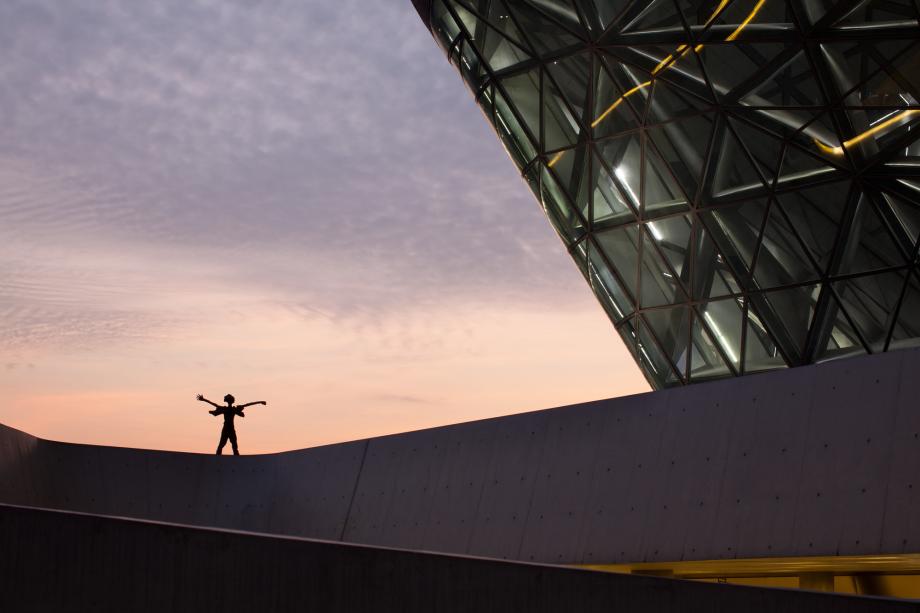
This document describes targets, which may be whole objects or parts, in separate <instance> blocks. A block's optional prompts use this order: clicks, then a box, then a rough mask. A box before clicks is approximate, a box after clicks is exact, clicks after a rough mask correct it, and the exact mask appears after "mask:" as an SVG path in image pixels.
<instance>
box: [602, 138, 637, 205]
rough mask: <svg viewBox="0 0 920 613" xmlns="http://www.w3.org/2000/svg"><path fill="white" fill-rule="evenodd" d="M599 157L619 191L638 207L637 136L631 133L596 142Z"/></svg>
mask: <svg viewBox="0 0 920 613" xmlns="http://www.w3.org/2000/svg"><path fill="white" fill-rule="evenodd" d="M598 146H599V151H600V157H601V160H602V161H603V162H604V164H606V165H607V167H608V168H609V169H610V170H611V171H612V173H613V177H612V178H613V179H614V180H615V181H616V183H617V186H618V187H619V188H620V191H621V192H622V193H623V194H624V195H625V196H626V197H628V198H629V202H630V204H631V205H632V206H633V208H635V209H637V210H638V209H639V196H640V194H641V193H642V183H641V181H642V172H641V166H640V163H641V161H642V156H641V151H642V146H641V144H640V142H639V137H638V136H637V135H635V134H631V135H629V136H626V137H624V138H618V139H615V140H606V141H603V142H601V143H598Z"/></svg>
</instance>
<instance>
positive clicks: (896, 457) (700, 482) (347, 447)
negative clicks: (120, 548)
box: [0, 350, 920, 563]
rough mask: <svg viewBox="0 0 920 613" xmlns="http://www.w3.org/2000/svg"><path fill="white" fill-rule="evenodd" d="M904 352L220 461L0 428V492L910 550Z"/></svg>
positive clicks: (650, 553)
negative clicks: (49, 438) (54, 438)
mask: <svg viewBox="0 0 920 613" xmlns="http://www.w3.org/2000/svg"><path fill="white" fill-rule="evenodd" d="M918 374H920V352H918V351H917V350H905V351H898V352H891V353H886V354H881V355H874V356H867V357H863V358H853V359H848V360H841V361H838V362H831V363H827V364H821V365H817V366H806V367H800V368H796V369H792V370H788V371H783V372H771V373H766V374H762V375H751V376H747V377H742V378H736V379H731V380H725V381H718V382H713V383H708V384H698V385H694V386H690V387H686V388H680V389H673V390H667V391H659V392H652V393H649V394H641V395H636V396H629V397H625V398H616V399H612V400H604V401H598V402H592V403H586V404H581V405H576V406H571V407H563V408H559V409H551V410H546V411H538V412H534V413H525V414H520V415H513V416H508V417H502V418H496V419H490V420H483V421H477V422H471V423H466V424H459V425H456V426H448V427H443V428H434V429H430V430H422V431H418V432H409V433H405V434H398V435H393V436H384V437H379V438H374V439H370V440H367V441H357V442H353V443H343V444H340V445H329V446H325V447H317V448H313V449H305V450H300V451H294V452H288V453H281V454H271V455H264V456H248V457H245V456H244V457H239V458H234V457H230V456H224V457H214V456H206V455H197V454H182V453H168V452H156V451H140V450H131V449H117V448H108V447H93V446H85V445H70V444H64V443H53V442H48V441H41V440H37V439H35V438H34V437H31V436H29V435H26V434H24V433H20V432H17V431H15V430H11V429H7V428H2V427H0V476H2V477H3V479H2V480H0V502H3V501H5V502H12V503H19V504H27V505H33V506H43V507H52V508H61V509H72V510H78V511H85V512H90V513H99V514H106V515H123V516H132V517H141V518H149V519H157V520H164V521H174V522H179V523H185V524H195V525H206V526H218V527H227V528H235V529H242V530H257V531H265V532H273V533H278V534H290V535H298V536H306V537H312V538H323V539H333V540H345V541H349V542H356V543H367V544H374V545H384V546H397V547H404V548H413V549H425V550H434V551H444V552H453V553H464V554H471V555H480V556H489V557H496V558H507V559H516V560H524V561H539V562H558V563H619V562H654V561H676V560H704V559H724V558H736V557H737V558H745V557H771V556H802V555H806V556H822V555H859V554H879V553H886V554H896V553H918V552H920V376H918Z"/></svg>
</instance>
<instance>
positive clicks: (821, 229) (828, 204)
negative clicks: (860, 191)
mask: <svg viewBox="0 0 920 613" xmlns="http://www.w3.org/2000/svg"><path fill="white" fill-rule="evenodd" d="M849 191H850V182H849V181H840V182H837V183H825V184H823V185H820V186H817V187H812V188H809V189H800V190H796V191H793V192H788V193H784V194H781V195H779V196H778V199H779V203H780V206H781V207H782V209H783V211H784V212H785V213H786V216H787V217H788V218H789V221H790V222H791V223H792V225H793V226H795V229H796V231H797V232H798V234H799V236H801V237H802V241H803V242H804V243H805V246H806V247H807V248H808V250H809V252H811V254H812V256H813V257H814V259H815V261H816V262H817V263H818V267H819V270H820V271H821V272H826V271H827V267H828V265H829V264H830V261H831V256H832V255H833V253H834V246H835V245H836V242H837V234H838V232H839V229H840V221H841V219H842V218H843V212H844V210H845V209H846V206H847V195H848V194H849Z"/></svg>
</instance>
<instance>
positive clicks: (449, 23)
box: [431, 0, 460, 51]
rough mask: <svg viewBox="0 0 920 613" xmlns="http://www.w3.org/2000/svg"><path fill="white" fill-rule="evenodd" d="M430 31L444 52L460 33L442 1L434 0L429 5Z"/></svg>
mask: <svg viewBox="0 0 920 613" xmlns="http://www.w3.org/2000/svg"><path fill="white" fill-rule="evenodd" d="M431 31H432V32H433V33H434V38H435V40H436V41H438V44H439V45H440V46H441V48H442V49H444V51H447V49H449V48H450V46H451V44H452V43H453V42H454V39H455V38H456V37H457V35H458V34H459V33H460V28H459V27H458V26H457V22H455V21H454V18H453V16H452V15H451V14H450V12H449V11H448V10H447V4H446V3H445V2H444V1H443V0H434V2H433V3H432V5H431Z"/></svg>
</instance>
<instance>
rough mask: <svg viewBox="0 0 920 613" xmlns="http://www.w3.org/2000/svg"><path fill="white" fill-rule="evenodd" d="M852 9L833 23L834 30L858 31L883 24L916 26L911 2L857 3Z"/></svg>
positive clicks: (914, 11)
mask: <svg viewBox="0 0 920 613" xmlns="http://www.w3.org/2000/svg"><path fill="white" fill-rule="evenodd" d="M854 7H855V8H854V9H853V10H852V11H850V12H848V13H847V14H846V15H844V16H843V17H841V18H840V19H838V20H836V21H835V22H834V27H835V28H839V29H843V30H854V31H859V30H865V29H868V28H871V27H873V26H876V27H877V26H878V25H879V24H883V23H888V24H892V25H901V24H904V23H909V24H910V25H917V20H918V15H917V5H916V3H914V2H911V0H868V1H866V2H858V3H856V4H854ZM860 26H864V27H860Z"/></svg>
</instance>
